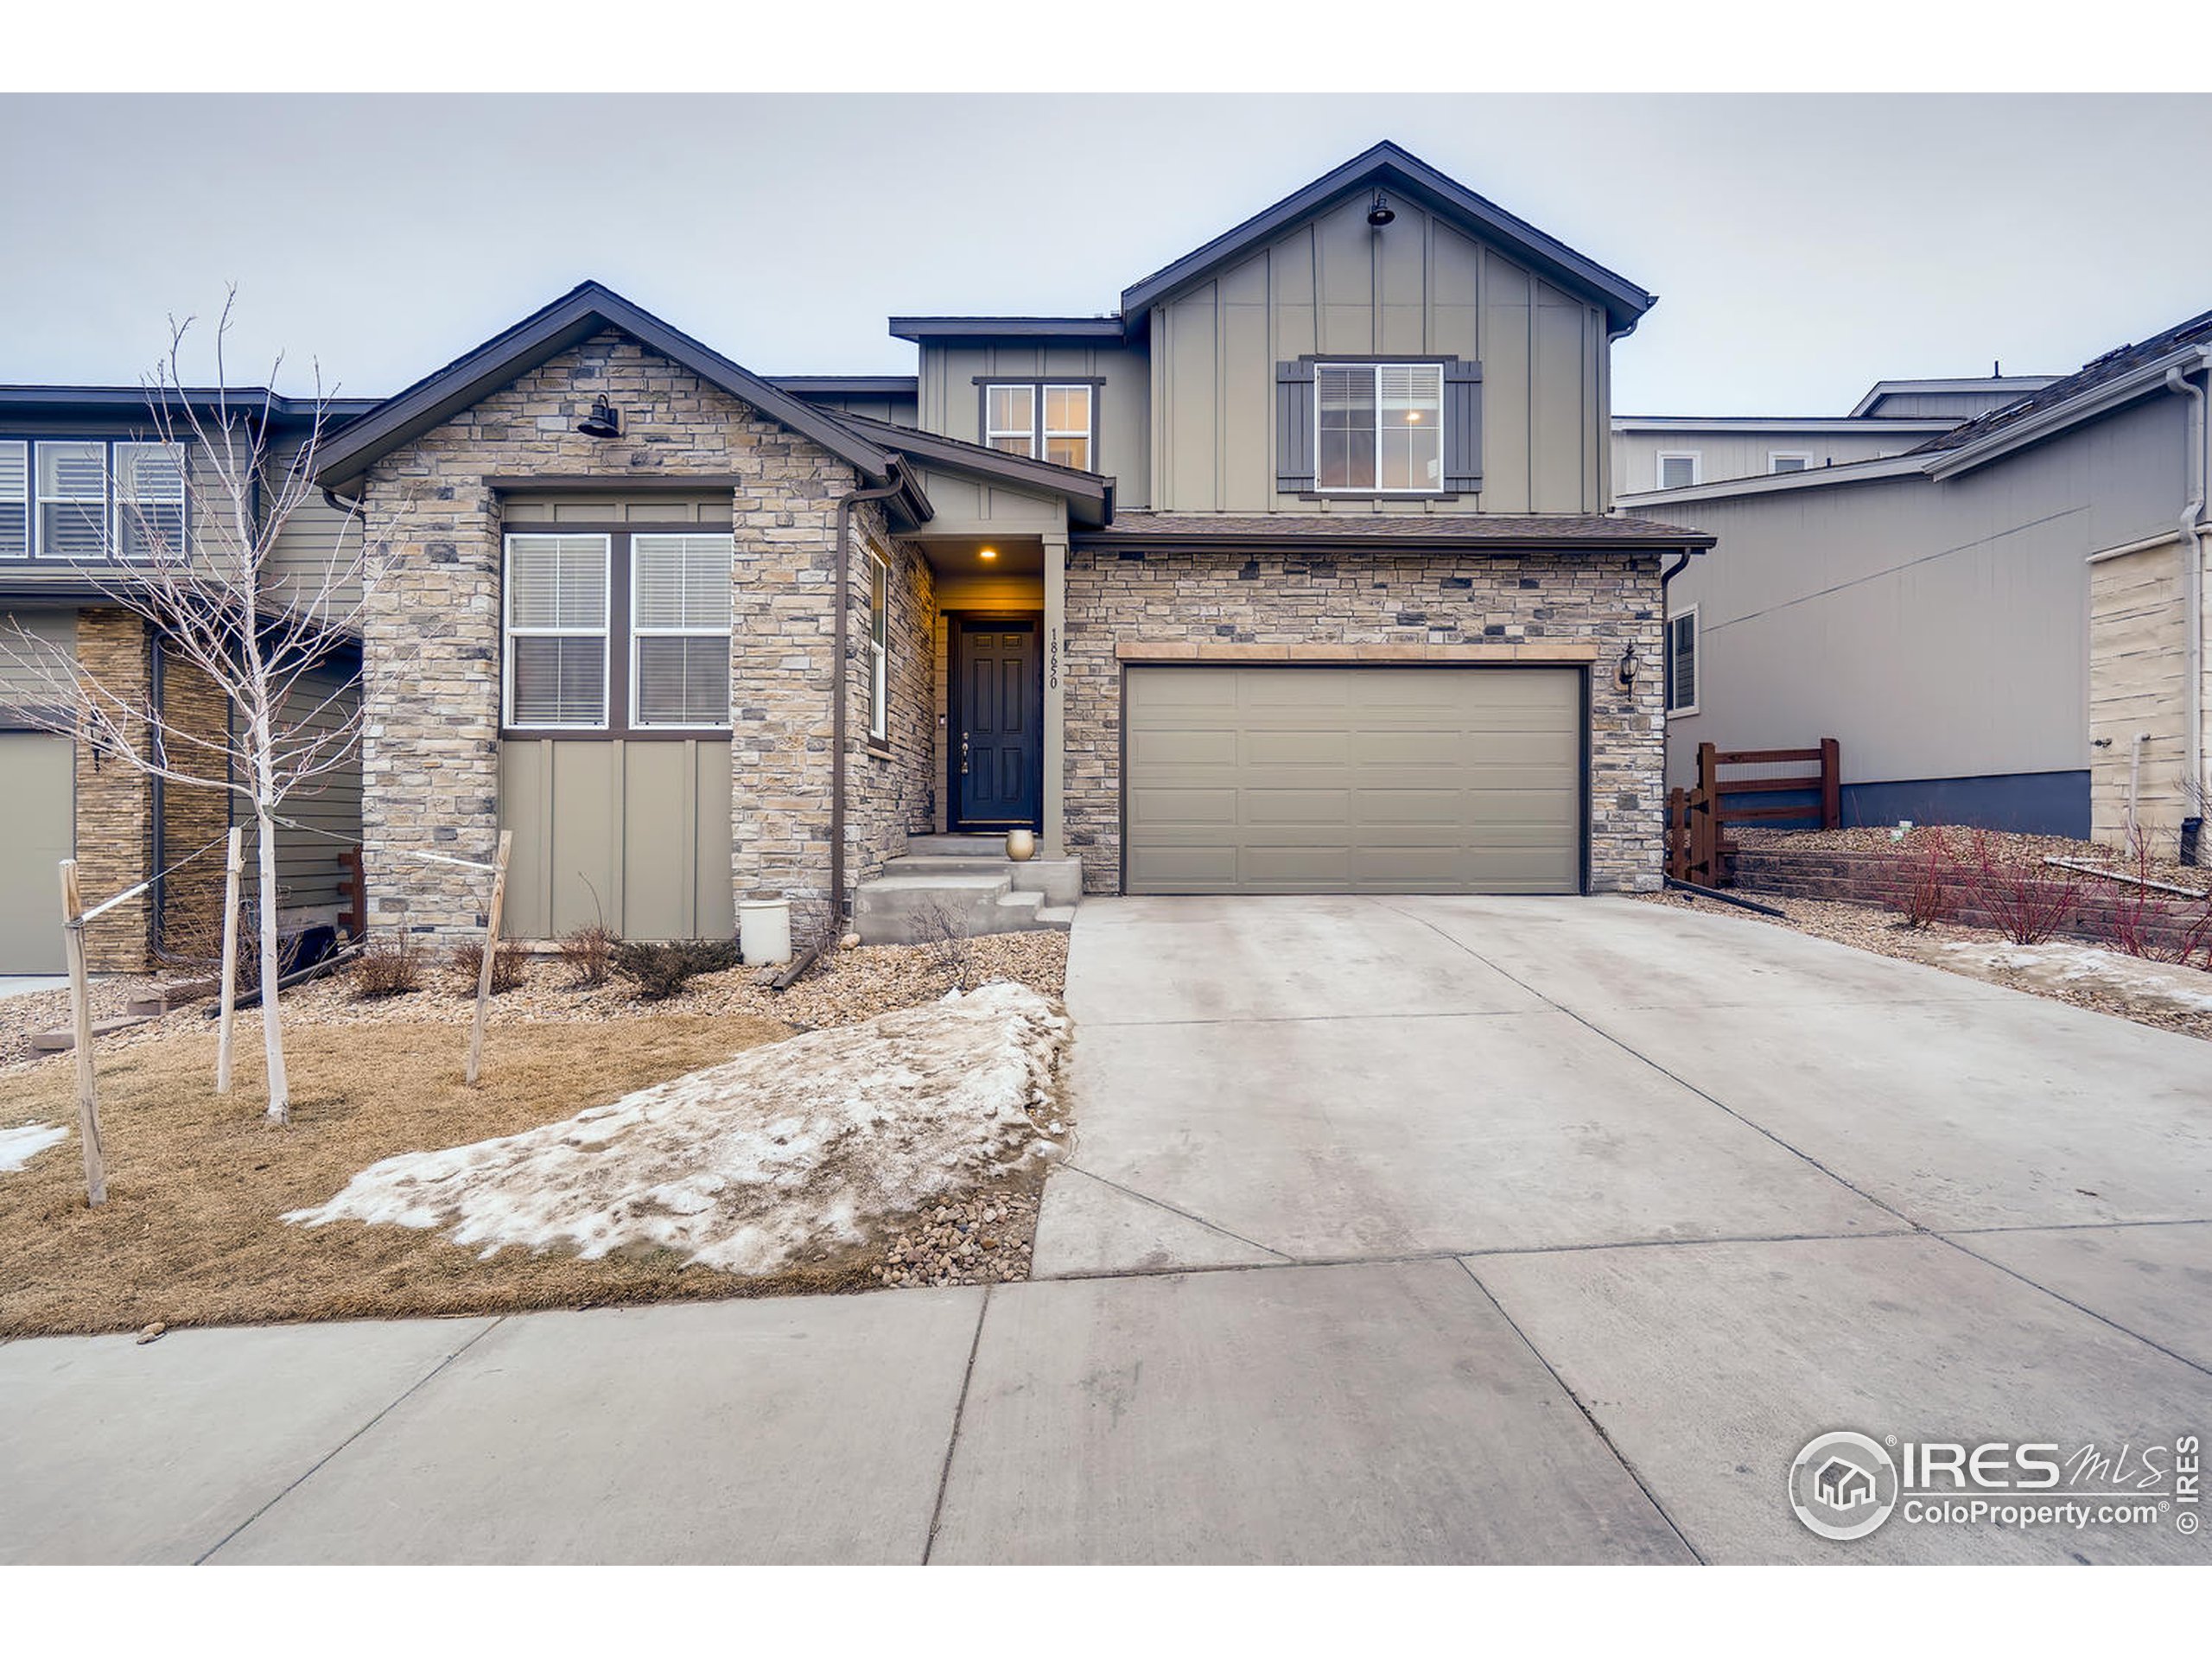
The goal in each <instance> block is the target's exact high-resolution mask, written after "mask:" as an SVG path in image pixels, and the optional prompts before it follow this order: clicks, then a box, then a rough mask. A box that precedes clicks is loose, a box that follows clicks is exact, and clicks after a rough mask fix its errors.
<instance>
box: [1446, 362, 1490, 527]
mask: <svg viewBox="0 0 2212 1659" xmlns="http://www.w3.org/2000/svg"><path fill="white" fill-rule="evenodd" d="M1482 486H1483V365H1481V364H1479V363H1466V362H1462V361H1460V360H1459V359H1452V360H1451V361H1449V362H1447V363H1446V364H1445V365H1444V487H1445V488H1446V490H1448V491H1451V492H1452V493H1454V494H1472V493H1474V492H1476V491H1477V490H1479V489H1481V488H1482Z"/></svg>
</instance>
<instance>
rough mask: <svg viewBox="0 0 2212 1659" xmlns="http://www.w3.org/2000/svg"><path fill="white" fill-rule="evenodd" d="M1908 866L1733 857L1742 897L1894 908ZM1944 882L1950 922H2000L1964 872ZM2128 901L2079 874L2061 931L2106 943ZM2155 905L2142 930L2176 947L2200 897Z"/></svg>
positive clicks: (1818, 852) (1768, 854)
mask: <svg viewBox="0 0 2212 1659" xmlns="http://www.w3.org/2000/svg"><path fill="white" fill-rule="evenodd" d="M1908 871H1909V866H1908V865H1907V864H1906V863H1904V861H1901V859H1900V858H1899V856H1898V855H1897V854H1895V853H1853V852H1839V851H1834V850H1829V849H1815V848H1807V849H1802V850H1797V849H1790V848H1787V847H1761V848H1749V847H1747V848H1745V849H1743V850H1742V851H1740V852H1738V854H1737V855H1736V857H1735V877H1736V885H1735V888H1734V891H1737V892H1739V893H1743V894H1745V896H1746V897H1754V896H1757V895H1759V894H1769V895H1772V896H1774V897H1777V898H1783V899H1829V900H1834V901H1836V902H1840V903H1843V904H1853V905H1867V906H1873V907H1875V908H1878V909H1893V908H1895V907H1896V906H1897V901H1898V899H1899V898H1900V896H1901V895H1902V894H1903V893H1904V891H1905V882H1906V881H1907V880H1908V879H1909V876H1908ZM2208 874H2212V872H2208ZM1942 885H1943V891H1944V892H1945V893H1947V894H1948V896H1949V898H1950V899H1951V900H1952V903H1953V904H1954V905H1955V907H1956V908H1955V912H1954V913H1953V914H1952V916H1951V917H1950V918H1948V919H1950V920H1953V921H1957V922H1962V923H1965V924H1966V925H1968V926H1971V927H1996V926H1998V925H1999V924H1998V920H1997V918H1996V916H1995V914H1994V912H1992V911H1991V910H1990V909H1989V907H1988V906H1987V905H1986V904H1985V903H1983V902H1981V900H1980V898H1979V896H1978V895H1977V894H1976V893H1975V891H1974V885H1973V883H1972V882H1971V881H1970V880H1967V879H1965V877H1964V876H1963V875H1962V876H1961V878H1960V879H1957V880H1945V881H1944V883H1943V884H1942ZM2131 902H2133V895H2132V894H2130V893H2127V892H2126V886H2125V884H2124V883H2121V882H2118V881H2107V880H2102V879H2101V878H2099V877H2097V876H2094V875H2086V874H2085V875H2083V876H2082V887H2081V889H2080V893H2079V902H2078V903H2077V904H2076V906H2075V913H2074V915H2073V917H2072V918H2070V919H2069V921H2068V922H2067V923H2066V924H2065V925H2063V926H2062V927H2061V928H2060V930H2059V932H2060V934H2061V935H2062V936H2063V937H2065V938H2075V939H2082V940H2086V941H2088V942H2091V943H2094V944H2108V943H2110V941H2111V938H2112V934H2113V925H2114V919H2115V917H2116V914H2117V912H2119V911H2120V907H2121V906H2123V905H2125V904H2128V903H2131ZM2155 903H2156V908H2155V909H2153V910H2152V912H2150V913H2149V914H2147V915H2146V916H2145V918H2144V931H2145V935H2146V936H2147V937H2148V938H2152V939H2154V940H2155V941H2157V942H2158V944H2160V945H2161V946H2162V947H2163V948H2164V949H2166V950H2177V949H2179V947H2180V946H2181V945H2182V944H2183V942H2184V940H2185V939H2186V938H2188V935H2189V931H2190V924H2191V923H2192V921H2194V920H2195V919H2196V918H2197V917H2199V916H2201V915H2202V913H2203V910H2202V901H2196V902H2194V903H2193V902H2192V901H2191V900H2189V899H2182V898H2179V897H2177V896H2174V895H2171V894H2161V895H2158V896H2157V897H2156V900H2155Z"/></svg>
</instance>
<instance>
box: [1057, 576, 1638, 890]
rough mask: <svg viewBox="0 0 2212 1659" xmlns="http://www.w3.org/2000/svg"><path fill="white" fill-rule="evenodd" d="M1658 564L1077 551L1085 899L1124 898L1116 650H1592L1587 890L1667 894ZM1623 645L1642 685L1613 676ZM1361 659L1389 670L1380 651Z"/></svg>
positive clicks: (1071, 733)
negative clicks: (1119, 894)
mask: <svg viewBox="0 0 2212 1659" xmlns="http://www.w3.org/2000/svg"><path fill="white" fill-rule="evenodd" d="M1661 598H1662V595H1661V592H1660V587H1659V559H1658V558H1657V556H1655V555H1650V554H1598V553H1586V554H1554V553H1528V554H1512V553H1504V554H1488V555H1484V554H1472V555H1471V554H1459V553H1455V554H1393V555H1368V554H1360V553H1353V552H1345V553H1342V554H1340V555H1338V556H1336V557H1334V558H1321V557H1316V556H1313V555H1312V554H1310V553H1286V554H1261V555H1258V556H1253V557H1239V556H1236V555H1234V554H1226V555H1225V554H1222V553H1187V552H1154V551H1151V550H1145V551H1143V552H1128V553H1122V552H1113V551H1106V552H1093V551H1089V550H1078V551H1077V553H1076V555H1075V557H1074V560H1073V562H1072V563H1071V565H1070V566H1069V568H1068V578H1067V679H1066V690H1065V697H1066V711H1067V712H1066V730H1067V738H1066V766H1067V771H1066V774H1065V779H1066V783H1065V789H1066V796H1065V801H1066V807H1065V810H1066V823H1067V836H1068V850H1069V851H1070V852H1071V853H1074V854H1077V855H1080V856H1081V857H1082V859H1083V861H1084V887H1085V889H1086V890H1087V891H1089V892H1092V893H1113V892H1116V891H1118V889H1119V887H1120V884H1121V859H1122V847H1121V838H1122V831H1121V812H1122V790H1121V775H1120V773H1121V750H1122V687H1121V671H1120V664H1119V662H1118V660H1117V658H1116V651H1117V648H1118V647H1119V646H1120V645H1122V644H1124V643H1127V644H1133V645H1134V644H1142V645H1167V644H1182V645H1196V646H1201V647H1203V646H1206V645H1242V646H1247V647H1265V646H1280V647H1281V648H1282V649H1283V653H1284V657H1285V658H1286V659H1287V658H1290V657H1291V656H1292V655H1293V648H1294V647H1305V648H1306V650H1305V652H1303V653H1300V654H1303V655H1305V656H1306V658H1308V660H1317V659H1318V656H1317V648H1319V647H1325V646H1351V645H1358V646H1365V647H1370V648H1380V649H1381V651H1382V652H1390V653H1392V654H1393V655H1396V656H1402V658H1403V659H1404V660H1407V661H1411V662H1418V661H1421V660H1422V659H1423V658H1424V657H1425V655H1426V654H1427V652H1428V651H1429V650H1430V649H1432V648H1434V647H1446V648H1450V647H1484V646H1488V647H1492V648H1510V647H1513V646H1516V645H1537V644H1538V643H1540V642H1546V643H1550V644H1554V645H1565V644H1570V643H1579V644H1594V645H1596V647H1597V660H1596V662H1595V663H1594V664H1592V668H1591V676H1590V702H1591V709H1590V886H1591V889H1592V891H1593V892H1599V893H1607V892H1649V891H1652V890H1655V889H1656V888H1657V887H1659V886H1660V882H1661V876H1662V866H1663V861H1664V852H1665V841H1666V823H1665V800H1666V790H1665V786H1664V781H1663V779H1664V772H1665V763H1666V755H1665V746H1666V715H1665V710H1664V707H1663V701H1664V691H1663V687H1662V684H1661V676H1660V666H1661V663H1662V643H1663V642H1662V622H1661V620H1660V610H1661ZM1630 645H1632V646H1633V647H1634V648H1635V652H1636V660H1637V666H1638V670H1639V671H1638V673H1637V677H1636V682H1635V684H1634V687H1633V689H1632V690H1629V691H1625V692H1624V691H1623V690H1621V689H1620V686H1619V684H1618V681H1617V680H1616V677H1615V670H1616V668H1617V666H1618V663H1619V661H1620V657H1621V652H1622V651H1623V649H1624V648H1625V647H1628V646H1630ZM1362 656H1363V660H1374V661H1387V660H1389V659H1390V658H1389V656H1384V655H1381V654H1378V652H1377V651H1376V650H1375V649H1370V650H1368V651H1365V652H1363V653H1362Z"/></svg>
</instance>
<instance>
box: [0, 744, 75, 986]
mask: <svg viewBox="0 0 2212 1659" xmlns="http://www.w3.org/2000/svg"><path fill="white" fill-rule="evenodd" d="M74 772H75V768H74V765H73V756H72V751H71V749H70V746H69V744H68V743H67V741H65V740H63V739H61V738H58V737H48V736H45V735H43V734H37V733H30V732H0V778H4V779H7V783H8V806H7V810H5V811H0V974H58V973H60V972H61V971H62V960H61V877H60V874H59V873H58V872H57V870H56V869H55V866H57V865H58V864H60V862H61V861H62V860H63V859H65V858H67V857H69V856H70V855H72V854H73V852H74V850H75V846H74V842H75V836H74V835H73V831H72V824H73V820H74V818H75V816H76V784H75V776H74Z"/></svg>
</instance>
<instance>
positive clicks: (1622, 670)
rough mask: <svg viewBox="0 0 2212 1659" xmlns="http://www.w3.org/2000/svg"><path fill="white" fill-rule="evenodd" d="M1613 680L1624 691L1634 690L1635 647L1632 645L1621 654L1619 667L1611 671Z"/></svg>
mask: <svg viewBox="0 0 2212 1659" xmlns="http://www.w3.org/2000/svg"><path fill="white" fill-rule="evenodd" d="M1613 678H1614V679H1615V680H1616V681H1618V683H1619V684H1620V688H1621V690H1624V691H1628V690H1634V689H1635V686H1636V647H1635V646H1634V645H1630V646H1628V647H1627V648H1626V649H1625V650H1624V651H1623V652H1621V665H1620V666H1619V667H1618V668H1617V669H1615V670H1614V671H1613Z"/></svg>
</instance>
